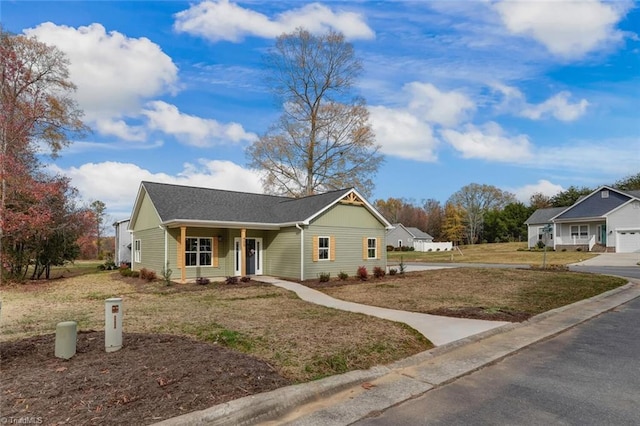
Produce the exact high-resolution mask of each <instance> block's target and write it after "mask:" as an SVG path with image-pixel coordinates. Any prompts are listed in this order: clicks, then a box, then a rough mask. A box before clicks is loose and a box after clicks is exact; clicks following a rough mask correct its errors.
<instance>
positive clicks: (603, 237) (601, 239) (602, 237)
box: [598, 225, 607, 245]
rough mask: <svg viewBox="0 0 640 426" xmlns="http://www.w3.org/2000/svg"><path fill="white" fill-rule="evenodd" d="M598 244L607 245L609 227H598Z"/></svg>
mask: <svg viewBox="0 0 640 426" xmlns="http://www.w3.org/2000/svg"><path fill="white" fill-rule="evenodd" d="M598 243H600V244H602V245H607V225H598Z"/></svg>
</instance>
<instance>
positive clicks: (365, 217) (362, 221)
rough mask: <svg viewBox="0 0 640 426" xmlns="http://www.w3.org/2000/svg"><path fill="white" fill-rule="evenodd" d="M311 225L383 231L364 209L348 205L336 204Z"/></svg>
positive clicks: (378, 223) (382, 226) (380, 225)
mask: <svg viewBox="0 0 640 426" xmlns="http://www.w3.org/2000/svg"><path fill="white" fill-rule="evenodd" d="M312 225H315V226H339V227H343V228H346V227H350V228H380V227H381V228H382V229H384V225H382V223H380V221H378V219H376V217H375V216H374V215H372V214H371V213H370V212H369V210H367V209H366V208H365V207H363V206H357V205H350V204H336V205H335V206H333V207H332V208H331V209H329V210H328V211H326V212H324V213H323V214H322V215H321V216H320V217H318V218H317V219H316V220H314V221H313V223H312Z"/></svg>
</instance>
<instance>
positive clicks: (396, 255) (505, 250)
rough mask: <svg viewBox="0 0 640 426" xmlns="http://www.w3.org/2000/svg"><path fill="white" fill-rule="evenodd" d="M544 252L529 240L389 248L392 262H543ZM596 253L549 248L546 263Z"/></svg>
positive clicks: (566, 261)
mask: <svg viewBox="0 0 640 426" xmlns="http://www.w3.org/2000/svg"><path fill="white" fill-rule="evenodd" d="M544 256H545V254H544V252H543V251H541V250H531V251H530V250H528V249H527V243H493V244H474V245H468V246H461V247H460V251H458V250H453V251H430V252H419V251H390V252H387V259H388V261H389V264H390V265H391V264H396V263H398V262H400V259H403V260H404V261H405V262H429V263H502V264H512V265H514V264H515V265H531V266H541V265H542V263H543V257H544ZM595 256H597V254H595V253H586V252H580V251H552V250H547V252H546V263H547V265H568V264H569V263H577V262H581V261H583V260H587V259H590V258H592V257H595Z"/></svg>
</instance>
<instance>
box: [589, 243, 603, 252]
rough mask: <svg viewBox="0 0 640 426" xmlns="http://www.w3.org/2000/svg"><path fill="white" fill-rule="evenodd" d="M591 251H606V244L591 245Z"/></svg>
mask: <svg viewBox="0 0 640 426" xmlns="http://www.w3.org/2000/svg"><path fill="white" fill-rule="evenodd" d="M591 252H592V253H606V252H607V246H605V245H602V244H595V245H594V246H593V248H592V249H591Z"/></svg>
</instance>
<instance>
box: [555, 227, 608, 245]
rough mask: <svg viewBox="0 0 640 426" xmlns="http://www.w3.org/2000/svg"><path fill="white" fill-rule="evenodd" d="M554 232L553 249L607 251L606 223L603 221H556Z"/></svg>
mask: <svg viewBox="0 0 640 426" xmlns="http://www.w3.org/2000/svg"><path fill="white" fill-rule="evenodd" d="M555 232H556V236H555V239H554V249H555V250H560V251H561V250H565V251H598V252H605V251H608V250H607V224H606V222H604V221H594V222H587V223H584V222H582V223H556V230H555Z"/></svg>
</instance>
